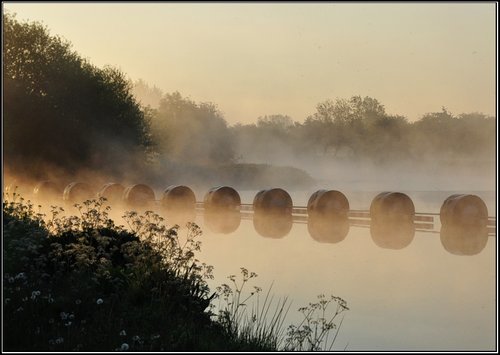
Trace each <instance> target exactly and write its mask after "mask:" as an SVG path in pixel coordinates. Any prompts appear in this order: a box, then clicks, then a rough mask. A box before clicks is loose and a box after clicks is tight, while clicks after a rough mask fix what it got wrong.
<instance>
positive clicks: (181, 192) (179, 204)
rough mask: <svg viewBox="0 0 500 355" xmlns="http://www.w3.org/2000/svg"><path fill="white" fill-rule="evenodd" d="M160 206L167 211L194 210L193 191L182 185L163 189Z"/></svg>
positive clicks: (194, 199) (194, 197) (194, 198)
mask: <svg viewBox="0 0 500 355" xmlns="http://www.w3.org/2000/svg"><path fill="white" fill-rule="evenodd" d="M161 206H162V208H163V209H165V210H167V211H175V210H182V211H185V210H194V209H195V207H196V196H195V195H194V192H193V190H191V189H190V188H189V187H187V186H183V185H172V186H169V187H167V188H166V189H165V191H164V192H163V196H162V199H161Z"/></svg>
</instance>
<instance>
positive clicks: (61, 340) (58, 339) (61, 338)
mask: <svg viewBox="0 0 500 355" xmlns="http://www.w3.org/2000/svg"><path fill="white" fill-rule="evenodd" d="M62 343H64V338H63V337H59V338H57V339H56V344H62Z"/></svg>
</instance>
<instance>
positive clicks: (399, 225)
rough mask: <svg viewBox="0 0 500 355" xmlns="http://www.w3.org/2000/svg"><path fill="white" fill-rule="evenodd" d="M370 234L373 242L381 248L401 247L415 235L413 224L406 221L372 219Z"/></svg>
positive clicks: (408, 243)
mask: <svg viewBox="0 0 500 355" xmlns="http://www.w3.org/2000/svg"><path fill="white" fill-rule="evenodd" d="M370 234H371V237H372V240H373V241H374V242H375V244H376V245H377V246H379V247H381V248H385V249H403V248H405V247H407V246H408V245H410V243H411V242H412V240H413V238H414V237H415V224H414V223H413V222H408V221H406V222H393V223H379V222H376V221H373V220H372V222H371V224H370Z"/></svg>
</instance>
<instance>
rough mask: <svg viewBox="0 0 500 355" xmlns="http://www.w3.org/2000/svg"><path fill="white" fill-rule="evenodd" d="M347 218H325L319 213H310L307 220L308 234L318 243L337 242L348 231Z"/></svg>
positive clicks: (343, 237) (342, 238)
mask: <svg viewBox="0 0 500 355" xmlns="http://www.w3.org/2000/svg"><path fill="white" fill-rule="evenodd" d="M349 228H350V226H349V220H348V219H347V217H346V218H345V219H343V220H342V219H333V218H325V217H324V216H322V215H319V214H311V215H309V218H308V220H307V231H308V232H309V235H310V236H311V237H312V238H313V239H314V240H316V241H317V242H320V243H338V242H341V241H343V240H344V239H345V237H346V236H347V234H348V233H349Z"/></svg>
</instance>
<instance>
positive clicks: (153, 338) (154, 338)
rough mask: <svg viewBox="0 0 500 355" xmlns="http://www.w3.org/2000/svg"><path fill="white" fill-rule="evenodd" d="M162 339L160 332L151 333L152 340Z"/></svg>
mask: <svg viewBox="0 0 500 355" xmlns="http://www.w3.org/2000/svg"><path fill="white" fill-rule="evenodd" d="M156 339H160V334H154V335H151V340H156Z"/></svg>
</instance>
